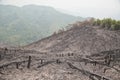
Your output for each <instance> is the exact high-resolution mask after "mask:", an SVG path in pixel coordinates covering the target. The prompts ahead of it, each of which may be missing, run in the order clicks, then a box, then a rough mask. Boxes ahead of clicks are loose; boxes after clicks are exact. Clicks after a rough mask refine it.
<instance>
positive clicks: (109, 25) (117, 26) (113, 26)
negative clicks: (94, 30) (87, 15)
mask: <svg viewBox="0 0 120 80" xmlns="http://www.w3.org/2000/svg"><path fill="white" fill-rule="evenodd" d="M93 25H94V26H101V27H102V28H105V29H109V30H120V20H114V19H111V18H105V19H102V20H100V19H95V20H94V22H93Z"/></svg>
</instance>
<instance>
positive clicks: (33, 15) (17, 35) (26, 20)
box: [0, 5, 84, 45]
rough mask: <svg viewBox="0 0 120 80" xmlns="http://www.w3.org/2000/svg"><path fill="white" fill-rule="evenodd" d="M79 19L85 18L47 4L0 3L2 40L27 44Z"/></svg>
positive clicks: (0, 37) (9, 42)
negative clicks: (17, 5)
mask: <svg viewBox="0 0 120 80" xmlns="http://www.w3.org/2000/svg"><path fill="white" fill-rule="evenodd" d="M77 20H84V19H83V18H81V17H75V16H71V15H67V14H63V13H60V12H58V11H56V10H55V9H54V8H51V7H46V6H35V5H27V6H23V7H16V6H10V5H0V42H3V43H8V44H13V45H26V44H29V43H31V42H34V41H37V40H39V39H41V38H44V37H47V36H49V35H51V34H53V32H55V31H57V30H59V29H62V28H63V27H65V26H66V25H67V24H69V23H73V22H75V21H77Z"/></svg>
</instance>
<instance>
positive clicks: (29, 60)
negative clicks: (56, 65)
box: [27, 56, 31, 68]
mask: <svg viewBox="0 0 120 80" xmlns="http://www.w3.org/2000/svg"><path fill="white" fill-rule="evenodd" d="M30 64H31V56H29V59H28V65H27V68H30Z"/></svg>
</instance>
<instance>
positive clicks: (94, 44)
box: [26, 22, 120, 55]
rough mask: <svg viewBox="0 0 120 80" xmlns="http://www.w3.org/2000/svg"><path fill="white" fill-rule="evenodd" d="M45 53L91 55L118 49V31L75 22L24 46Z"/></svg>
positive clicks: (119, 45)
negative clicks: (60, 30)
mask: <svg viewBox="0 0 120 80" xmlns="http://www.w3.org/2000/svg"><path fill="white" fill-rule="evenodd" d="M26 47H27V49H34V50H37V51H45V52H52V53H53V52H57V53H58V52H77V53H80V54H88V55H89V54H91V53H96V52H101V51H105V50H113V49H119V48H120V31H110V30H105V29H100V28H99V27H98V26H91V25H90V24H89V23H88V24H81V23H80V22H77V23H75V24H73V25H72V28H71V29H69V30H67V31H62V32H60V33H58V34H54V35H52V36H50V37H47V38H44V39H42V40H40V41H37V42H35V43H32V44H30V45H27V46H26Z"/></svg>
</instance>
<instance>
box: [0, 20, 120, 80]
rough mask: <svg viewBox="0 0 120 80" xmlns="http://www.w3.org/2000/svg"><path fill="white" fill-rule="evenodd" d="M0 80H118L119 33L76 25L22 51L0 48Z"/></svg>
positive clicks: (23, 48)
mask: <svg viewBox="0 0 120 80" xmlns="http://www.w3.org/2000/svg"><path fill="white" fill-rule="evenodd" d="M0 80H120V31H110V30H106V29H102V28H100V27H98V26H92V25H91V24H90V23H89V22H88V23H81V22H77V23H75V24H73V25H72V27H71V28H70V29H68V30H66V31H61V32H59V33H56V34H53V35H52V36H50V37H47V38H44V39H42V40H40V41H37V42H34V43H32V44H30V45H27V46H24V47H22V48H0Z"/></svg>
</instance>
